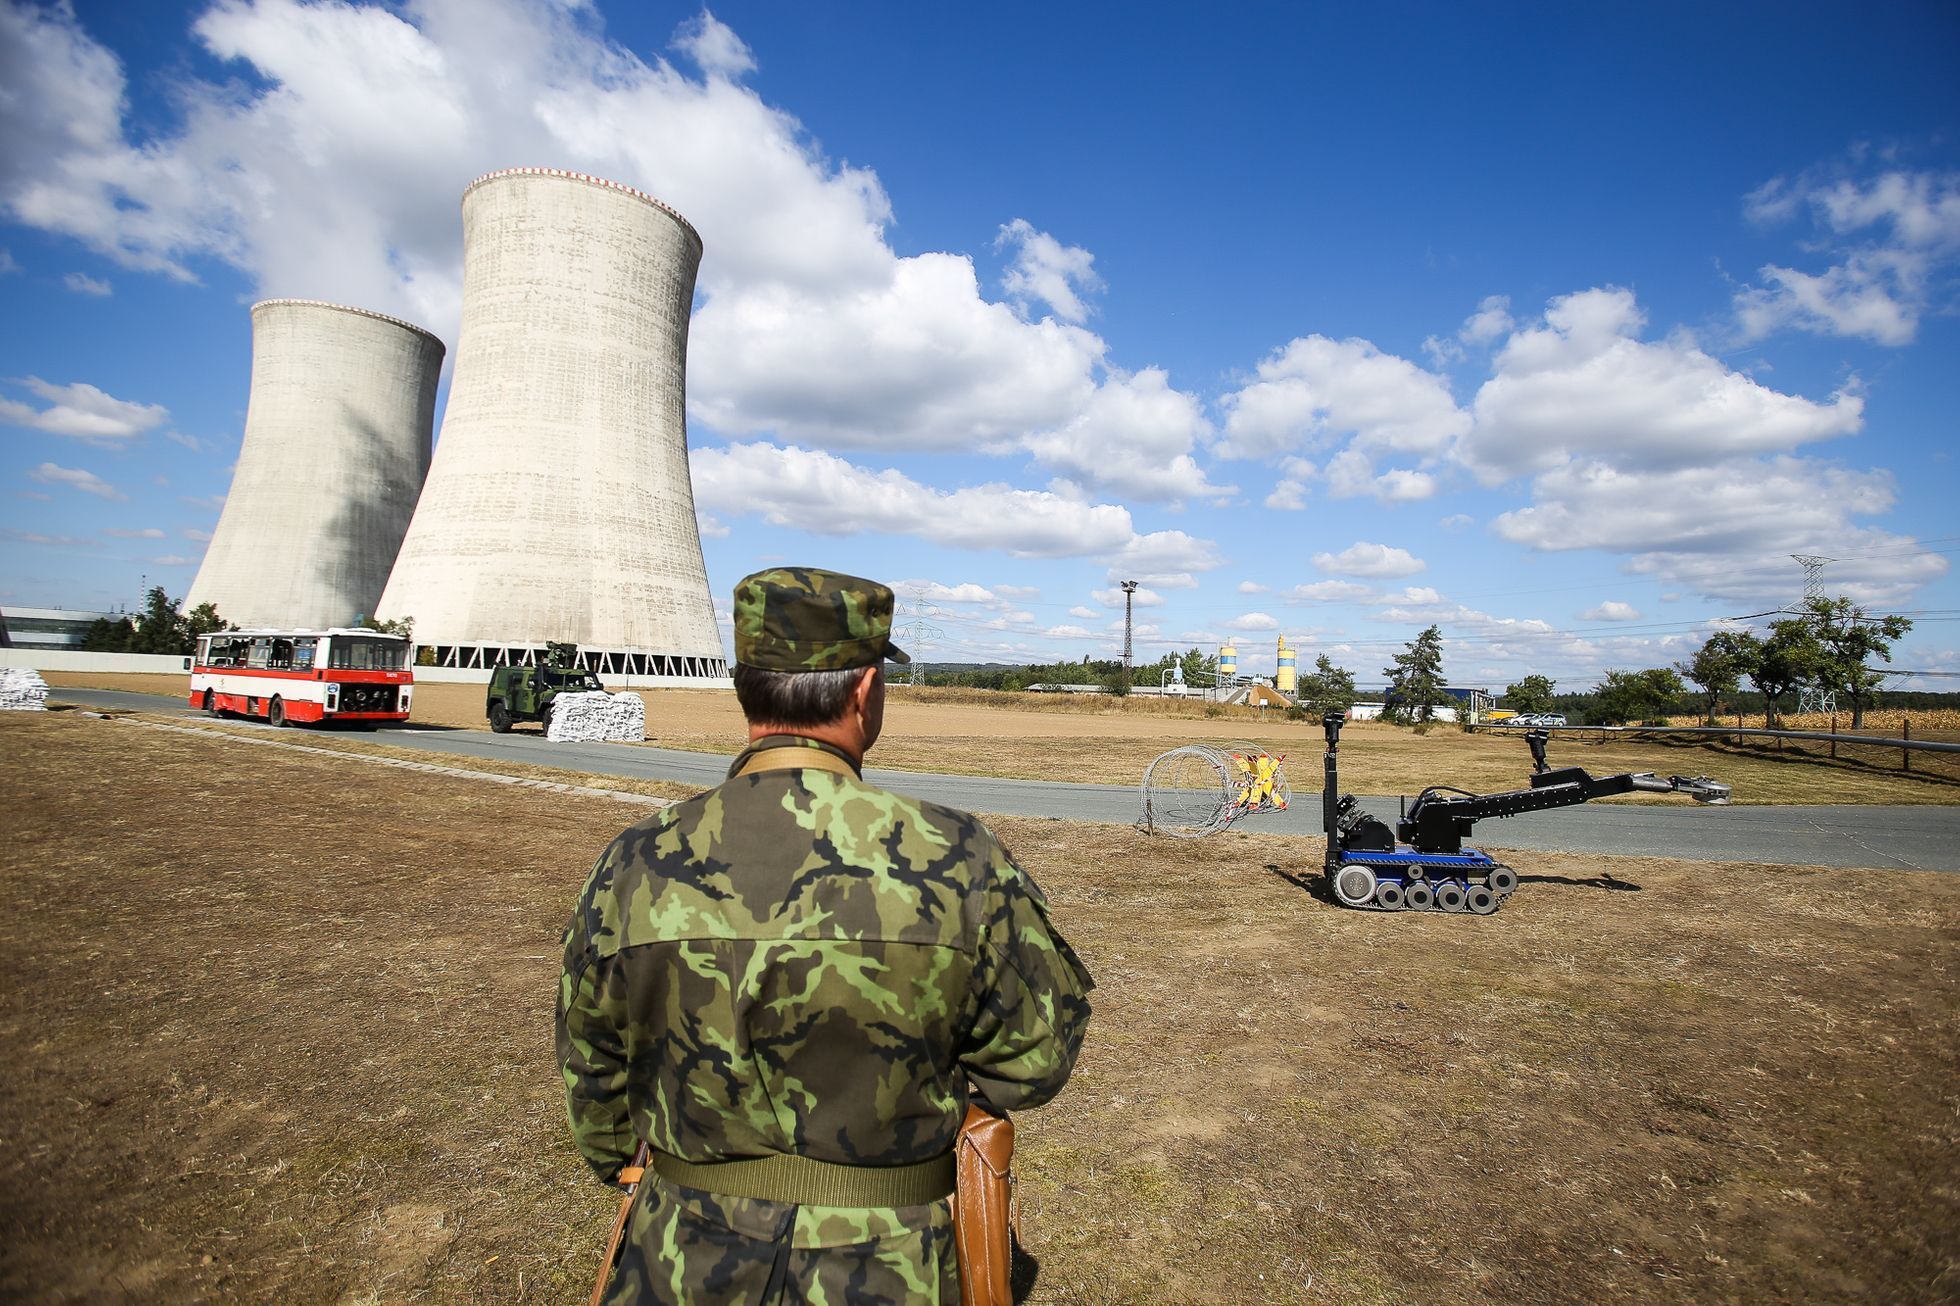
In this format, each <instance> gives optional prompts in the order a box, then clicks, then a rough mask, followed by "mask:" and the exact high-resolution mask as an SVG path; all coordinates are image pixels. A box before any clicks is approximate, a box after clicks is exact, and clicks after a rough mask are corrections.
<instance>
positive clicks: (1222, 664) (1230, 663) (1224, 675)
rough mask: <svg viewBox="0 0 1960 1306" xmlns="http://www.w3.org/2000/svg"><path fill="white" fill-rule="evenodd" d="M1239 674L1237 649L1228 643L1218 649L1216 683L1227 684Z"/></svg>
mask: <svg viewBox="0 0 1960 1306" xmlns="http://www.w3.org/2000/svg"><path fill="white" fill-rule="evenodd" d="M1238 674H1239V651H1238V649H1236V648H1234V647H1233V646H1232V645H1230V644H1226V645H1223V646H1221V647H1220V648H1219V650H1218V683H1219V684H1221V685H1229V684H1231V683H1232V681H1233V679H1234V678H1236V677H1237V676H1238Z"/></svg>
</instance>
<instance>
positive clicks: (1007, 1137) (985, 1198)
mask: <svg viewBox="0 0 1960 1306" xmlns="http://www.w3.org/2000/svg"><path fill="white" fill-rule="evenodd" d="M953 1152H954V1156H955V1158H956V1159H957V1162H958V1172H959V1181H958V1186H957V1187H956V1188H955V1189H954V1192H953V1242H954V1245H955V1246H956V1247H957V1249H958V1254H959V1262H960V1303H961V1306H1013V1301H1014V1291H1013V1289H1012V1287H1010V1286H1009V1271H1010V1269H1011V1268H1012V1266H1013V1264H1014V1240H1015V1239H1016V1238H1018V1237H1019V1236H1020V1232H1021V1231H1020V1208H1019V1206H1018V1205H1017V1204H1016V1203H1015V1201H1014V1122H1013V1121H1012V1120H1009V1119H1008V1118H1007V1117H1006V1116H997V1115H990V1114H989V1113H987V1112H986V1111H983V1110H981V1109H980V1108H979V1107H977V1106H968V1107H967V1109H966V1123H964V1124H963V1125H961V1126H960V1137H959V1141H958V1142H957V1143H955V1144H954V1145H953Z"/></svg>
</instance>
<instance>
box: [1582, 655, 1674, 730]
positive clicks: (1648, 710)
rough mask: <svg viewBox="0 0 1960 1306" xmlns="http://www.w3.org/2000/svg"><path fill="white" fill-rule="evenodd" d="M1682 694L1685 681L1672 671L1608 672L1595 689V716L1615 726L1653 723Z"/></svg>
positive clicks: (1661, 668)
mask: <svg viewBox="0 0 1960 1306" xmlns="http://www.w3.org/2000/svg"><path fill="white" fill-rule="evenodd" d="M1681 691H1682V684H1681V677H1680V676H1678V675H1676V674H1675V672H1674V669H1673V668H1672V667H1650V668H1648V669H1647V670H1645V671H1608V672H1607V673H1606V679H1604V680H1602V681H1601V682H1600V683H1599V684H1598V685H1596V686H1594V687H1593V715H1594V716H1596V717H1598V718H1599V719H1600V721H1602V722H1604V723H1608V724H1612V725H1625V724H1626V723H1627V722H1629V721H1646V720H1650V719H1652V718H1654V717H1657V716H1660V715H1661V714H1662V713H1663V712H1665V711H1667V707H1668V704H1670V703H1672V702H1673V701H1674V700H1675V699H1676V698H1677V697H1679V696H1680V694H1681Z"/></svg>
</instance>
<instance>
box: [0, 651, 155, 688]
mask: <svg viewBox="0 0 1960 1306" xmlns="http://www.w3.org/2000/svg"><path fill="white" fill-rule="evenodd" d="M186 660H187V659H185V658H184V657H183V656H182V655H172V654H169V653H63V652H58V651H56V650H53V649H44V648H0V667H29V668H32V669H33V670H35V671H100V672H107V673H111V674H114V673H118V672H120V673H122V674H124V675H132V674H135V673H137V672H148V673H149V674H151V675H158V674H162V675H168V674H170V673H171V672H176V673H177V674H179V675H182V676H186V677H188V676H189V674H190V673H189V671H188V670H187V669H186V668H185V666H184V663H185V661H186ZM184 685H185V687H186V692H189V685H190V681H189V680H188V679H186V680H185V681H184Z"/></svg>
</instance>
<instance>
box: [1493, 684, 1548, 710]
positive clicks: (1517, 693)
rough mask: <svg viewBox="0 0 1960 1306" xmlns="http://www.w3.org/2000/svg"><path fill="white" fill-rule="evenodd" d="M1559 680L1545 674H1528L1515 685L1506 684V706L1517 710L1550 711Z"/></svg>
mask: <svg viewBox="0 0 1960 1306" xmlns="http://www.w3.org/2000/svg"><path fill="white" fill-rule="evenodd" d="M1556 688H1558V681H1556V680H1552V679H1549V678H1547V677H1545V676H1526V677H1525V678H1524V679H1523V680H1520V681H1519V682H1518V683H1517V684H1515V685H1506V686H1504V706H1505V707H1508V708H1510V709H1512V710H1513V711H1515V712H1549V711H1551V710H1552V691H1553V690H1554V689H1556Z"/></svg>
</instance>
